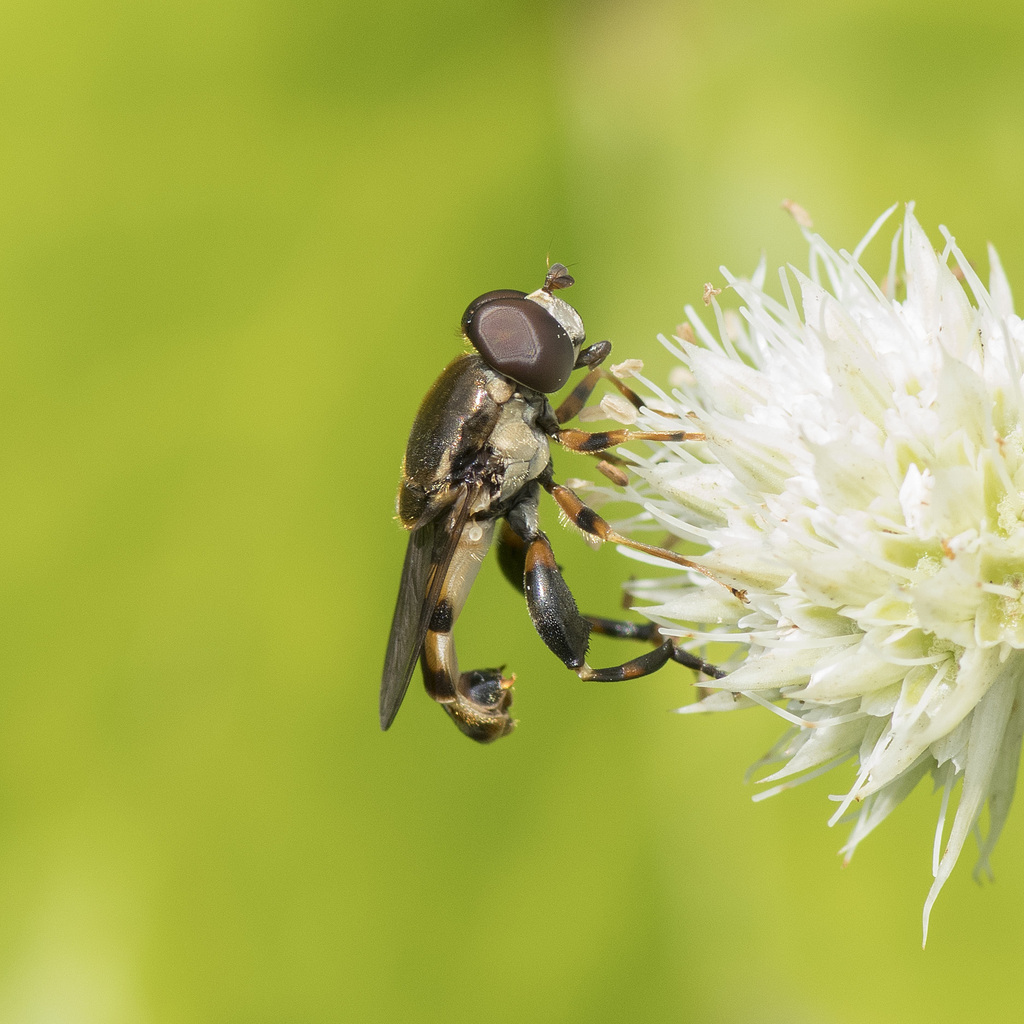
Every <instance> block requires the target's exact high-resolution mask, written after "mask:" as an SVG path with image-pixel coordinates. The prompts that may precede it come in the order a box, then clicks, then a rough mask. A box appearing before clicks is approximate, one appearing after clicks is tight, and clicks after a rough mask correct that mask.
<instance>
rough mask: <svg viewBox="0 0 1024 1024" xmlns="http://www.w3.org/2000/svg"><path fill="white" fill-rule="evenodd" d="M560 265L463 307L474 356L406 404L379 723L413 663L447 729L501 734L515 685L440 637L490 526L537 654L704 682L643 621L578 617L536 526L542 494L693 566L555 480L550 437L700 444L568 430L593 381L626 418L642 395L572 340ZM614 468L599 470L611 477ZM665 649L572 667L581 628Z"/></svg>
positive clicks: (615, 671) (598, 351)
mask: <svg viewBox="0 0 1024 1024" xmlns="http://www.w3.org/2000/svg"><path fill="white" fill-rule="evenodd" d="M573 283H574V282H573V278H572V277H570V275H569V272H568V271H567V270H566V268H565V267H564V266H562V264H560V263H556V264H554V265H553V266H552V267H551V268H550V269H549V270H548V273H547V276H546V278H545V280H544V284H543V285H542V286H541V287H540V288H539V289H537V291H534V292H531V293H530V294H528V295H527V294H526V293H524V292H520V291H513V290H511V289H504V290H499V291H492V292H487V293H486V294H485V295H481V296H480V297H479V298H478V299H476V300H474V301H473V302H471V303H470V305H469V308H468V309H467V310H466V312H465V314H464V315H463V317H462V333H463V335H464V337H465V338H466V339H468V340H469V341H470V342H471V343H472V345H473V348H474V349H475V351H474V352H467V353H465V354H463V355H461V356H457V357H456V358H455V359H454V360H452V362H450V363H449V364H448V366H446V367H445V369H444V370H443V371H442V372H441V375H440V376H439V377H438V378H437V380H436V381H435V382H434V384H433V385H432V387H431V388H430V390H429V391H428V392H427V394H426V397H425V398H424V399H423V402H422V404H421V405H420V409H419V413H418V414H417V416H416V420H415V422H414V423H413V426H412V432H411V434H410V435H409V442H408V445H407V447H406V452H405V460H404V462H403V465H402V480H401V483H400V485H399V490H398V517H399V519H400V520H401V523H402V525H403V526H404V527H405V528H406V529H407V530H408V531H409V545H408V548H407V550H406V554H405V563H404V565H403V567H402V579H401V583H400V585H399V590H398V600H397V602H396V605H395V615H394V620H393V621H392V623H391V634H390V636H389V637H388V647H387V656H386V658H385V662H384V672H383V675H382V677H381V688H380V724H381V728H382V729H387V728H388V727H389V726H390V725H391V723H392V721H394V718H395V715H396V714H397V713H398V708H399V706H400V705H401V703H402V700H403V698H404V697H405V692H406V690H407V689H408V686H409V680H410V679H411V677H412V674H413V671H414V670H415V668H416V662H417V661H419V662H420V664H421V666H422V670H423V681H424V684H425V686H426V689H427V692H428V693H429V694H430V696H431V697H432V698H433V699H434V700H435V701H437V703H438V704H440V705H441V706H442V707H443V708H444V709H445V711H446V712H447V713H448V715H449V716H450V717H451V719H452V720H453V721H454V722H455V724H456V725H457V726H458V728H459V729H460V730H461V731H462V732H464V733H465V734H466V735H467V736H469V737H471V738H472V739H475V740H477V741H479V742H481V743H489V742H491V741H492V740H495V739H497V738H498V737H500V736H505V735H507V734H508V733H510V732H511V731H512V730H513V728H515V724H516V723H515V720H514V719H513V718H512V716H511V714H510V711H509V709H510V707H511V705H512V683H513V679H514V677H512V676H509V677H506V676H505V675H503V670H502V669H501V668H485V669H475V670H471V671H467V672H460V671H459V666H458V661H457V659H456V656H455V646H454V642H453V639H452V628H453V626H454V624H455V621H456V619H457V618H458V617H459V613H460V612H461V610H462V607H463V604H464V603H465V600H466V596H467V595H468V593H469V589H470V587H471V586H472V584H473V581H474V579H475V578H476V574H477V571H478V570H479V568H480V563H481V560H482V559H483V557H484V555H485V554H486V553H487V550H488V549H489V547H490V545H491V542H492V540H493V539H494V534H495V529H496V527H498V526H499V524H500V529H499V530H498V538H497V539H498V556H499V563H500V565H501V568H502V571H503V572H504V574H505V575H506V576H507V577H508V578H509V580H510V581H511V582H512V583H513V584H514V585H515V586H516V587H517V588H518V587H521V588H522V590H523V591H524V593H525V596H526V604H527V607H528V609H529V613H530V618H531V619H532V620H533V624H534V627H535V628H536V630H537V632H538V633H539V635H540V637H541V639H542V640H543V641H544V643H545V644H546V645H547V647H548V648H549V649H550V650H551V651H552V652H553V653H554V654H555V655H556V656H557V657H558V658H559V659H560V660H561V661H562V662H563V664H565V665H566V667H568V668H570V669H573V670H574V671H575V672H576V673H577V674H578V675H579V677H580V678H581V679H585V680H619V679H633V678H637V677H638V676H643V675H647V674H648V673H650V672H654V671H656V670H657V669H659V668H661V666H662V665H664V664H666V663H667V662H668V661H670V660H672V661H676V662H679V663H681V664H684V665H687V666H689V667H691V668H696V669H699V670H701V671H703V672H705V673H706V674H708V675H711V676H715V677H720V676H721V675H722V674H723V673H722V672H721V670H720V669H717V668H715V667H714V666H711V665H708V664H707V663H706V662H704V661H702V660H701V659H699V658H696V657H694V656H693V655H692V654H690V653H689V652H687V651H685V650H683V649H681V648H679V647H677V646H676V644H675V643H673V642H672V640H671V639H667V638H662V637H661V636H660V634H658V632H657V628H656V627H655V626H653V625H651V626H637V625H635V624H632V623H621V622H615V621H612V620H604V619H596V618H592V619H588V618H586V617H584V616H582V615H581V614H580V613H579V610H578V609H577V607H576V602H575V600H574V599H573V596H572V593H571V591H570V590H569V587H568V585H567V584H566V582H565V580H564V579H563V577H562V574H561V572H560V571H559V568H558V565H557V564H556V563H555V557H554V554H553V552H552V550H551V545H550V544H549V543H548V539H547V537H546V536H545V534H544V533H543V532H541V530H540V527H539V523H538V505H539V497H540V491H541V489H543V490H546V491H547V492H548V493H549V494H550V495H551V496H552V497H553V498H554V499H555V501H556V502H557V504H558V506H559V508H560V509H561V510H562V512H564V513H565V515H566V516H567V517H568V518H569V520H570V521H571V522H573V523H574V524H575V525H576V526H577V527H578V528H579V529H580V530H582V531H583V532H584V533H586V534H587V535H589V536H591V537H595V538H597V539H599V540H602V541H613V542H614V543H617V544H622V545H625V546H627V547H630V548H634V549H636V550H638V551H645V552H647V553H649V554H653V555H657V556H659V557H661V558H664V559H666V560H668V561H671V562H675V563H676V564H678V565H683V566H687V567H689V568H692V569H695V570H697V571H699V572H704V573H705V574H707V573H706V570H704V569H702V568H701V567H700V566H698V565H697V564H695V563H694V562H692V561H690V560H689V559H687V558H684V557H683V556H682V555H679V554H677V553H675V552H673V551H669V550H667V549H664V548H658V547H653V546H651V545H647V544H642V543H640V542H639V541H635V540H632V539H630V538H628V537H624V536H622V535H621V534H619V533H617V532H616V531H615V530H613V529H612V528H611V526H610V525H609V524H608V523H607V522H606V521H605V520H604V519H602V518H601V517H600V516H599V515H598V514H597V513H596V512H595V511H594V510H593V509H591V508H589V507H588V506H587V505H586V504H585V503H584V502H583V501H582V500H581V499H580V498H579V497H578V496H577V495H576V494H575V493H574V492H573V491H572V490H570V489H569V488H568V487H565V486H563V485H561V484H558V483H556V482H555V480H554V476H553V473H552V467H551V442H552V441H555V442H557V443H558V444H560V445H562V446H563V447H565V448H568V449H569V450H571V451H575V452H584V453H587V454H595V453H602V452H605V451H606V450H607V449H608V448H611V447H613V446H615V445H619V444H622V443H623V442H626V441H636V440H649V441H692V440H703V437H704V435H703V434H695V433H689V432H686V431H669V432H654V431H634V430H609V431H602V432H599V433H589V432H587V431H583V430H576V429H566V428H564V427H563V426H562V424H563V423H565V422H567V421H568V420H570V419H572V418H573V417H574V416H575V415H576V414H577V413H578V412H579V410H580V409H581V408H582V407H583V405H584V403H585V402H586V401H587V399H588V398H589V396H590V394H591V392H592V391H593V390H594V388H595V387H596V385H597V383H598V382H599V381H600V380H601V379H607V380H609V381H611V382H612V383H613V384H614V385H615V386H616V387H617V388H618V389H619V391H621V392H622V394H623V395H625V396H626V398H628V399H629V400H630V401H631V402H632V403H633V404H634V405H635V406H636V407H637V408H638V409H639V408H643V401H642V400H641V399H640V398H639V396H637V395H636V394H635V393H634V392H633V391H631V390H630V389H629V388H627V387H626V386H625V385H624V384H623V383H622V382H621V381H619V380H618V379H617V378H615V377H613V376H612V375H611V374H609V373H608V372H607V371H605V370H604V369H602V368H601V366H600V364H601V363H602V362H603V361H604V360H605V359H606V358H607V356H608V354H609V353H610V352H611V343H610V342H608V341H601V342H598V343H597V344H595V345H590V346H587V347H584V342H585V340H586V335H585V332H584V329H583V321H582V320H581V319H580V316H579V314H578V313H577V312H576V310H575V309H573V308H572V306H570V305H569V304H568V303H567V302H565V301H564V300H563V299H561V298H559V297H558V296H557V295H556V294H555V292H556V291H561V290H562V289H564V288H568V287H569V286H570V285H572V284H573ZM578 369H586V370H587V371H588V372H587V374H586V376H584V377H583V378H582V379H581V380H580V382H579V383H578V384H577V386H576V388H575V389H574V390H573V391H572V393H571V394H570V395H569V397H568V398H567V399H566V400H565V401H564V402H563V403H562V404H561V405H560V406H559V407H558V409H557V410H555V409H553V408H552V406H551V404H550V403H549V401H548V398H547V396H548V395H550V394H553V393H554V392H556V391H558V390H560V389H561V388H562V387H563V386H564V385H565V384H566V383H567V382H568V380H569V377H570V375H571V374H572V372H573V370H578ZM618 464H620V462H619V460H618V459H616V458H615V457H614V456H607V457H606V461H605V462H604V463H603V466H602V468H603V469H604V471H605V472H606V473H607V474H608V475H609V476H610V477H611V478H612V479H614V480H616V481H617V482H620V483H622V482H625V474H624V473H623V472H622V470H621V468H618ZM592 630H593V631H595V632H601V633H607V634H610V635H615V636H632V637H640V638H645V639H652V640H658V641H663V642H661V643H660V645H659V646H658V647H657V648H655V649H654V650H651V651H649V652H648V653H647V654H644V655H641V656H640V657H638V658H635V659H633V660H632V661H628V662H625V663H624V664H622V665H618V666H615V667H614V668H607V669H597V670H595V669H592V668H591V667H590V666H589V665H587V663H586V653H587V647H588V644H589V640H590V633H591V631H592Z"/></svg>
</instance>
